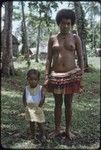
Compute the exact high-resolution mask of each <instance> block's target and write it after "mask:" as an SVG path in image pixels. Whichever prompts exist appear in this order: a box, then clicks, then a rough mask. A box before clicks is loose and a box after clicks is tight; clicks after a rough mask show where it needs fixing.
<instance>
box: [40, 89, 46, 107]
mask: <svg viewBox="0 0 101 150" xmlns="http://www.w3.org/2000/svg"><path fill="white" fill-rule="evenodd" d="M41 97H42V99H41V101H40V103H39V107H42V105H43V104H44V102H45V89H44V87H42V89H41Z"/></svg>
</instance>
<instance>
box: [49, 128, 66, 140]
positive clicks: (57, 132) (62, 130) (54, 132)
mask: <svg viewBox="0 0 101 150" xmlns="http://www.w3.org/2000/svg"><path fill="white" fill-rule="evenodd" d="M64 132H65V127H60V128H59V129H58V130H54V131H53V132H52V133H50V134H49V138H54V137H56V136H59V135H61V134H63V133H64Z"/></svg>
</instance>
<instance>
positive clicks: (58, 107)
mask: <svg viewBox="0 0 101 150" xmlns="http://www.w3.org/2000/svg"><path fill="white" fill-rule="evenodd" d="M54 98H55V109H54V120H55V133H56V134H58V133H60V128H61V126H60V124H61V115H62V104H63V99H62V94H54Z"/></svg>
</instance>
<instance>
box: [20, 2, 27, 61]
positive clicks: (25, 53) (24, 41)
mask: <svg viewBox="0 0 101 150" xmlns="http://www.w3.org/2000/svg"><path fill="white" fill-rule="evenodd" d="M21 6H22V44H23V46H22V51H21V53H22V54H23V55H25V57H27V58H28V57H29V49H28V40H27V31H26V23H25V13H24V3H23V1H21Z"/></svg>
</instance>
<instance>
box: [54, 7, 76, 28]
mask: <svg viewBox="0 0 101 150" xmlns="http://www.w3.org/2000/svg"><path fill="white" fill-rule="evenodd" d="M62 18H65V19H71V24H72V26H73V25H74V24H75V13H74V11H73V10H71V9H61V10H60V11H58V13H57V15H56V23H57V25H59V24H60V22H61V20H62Z"/></svg>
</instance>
